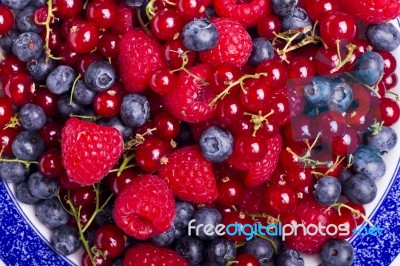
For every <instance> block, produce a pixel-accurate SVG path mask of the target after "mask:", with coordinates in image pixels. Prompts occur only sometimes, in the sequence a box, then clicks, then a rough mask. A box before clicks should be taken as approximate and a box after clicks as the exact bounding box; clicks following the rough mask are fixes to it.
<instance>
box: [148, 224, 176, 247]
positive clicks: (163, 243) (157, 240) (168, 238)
mask: <svg viewBox="0 0 400 266" xmlns="http://www.w3.org/2000/svg"><path fill="white" fill-rule="evenodd" d="M174 240H175V227H174V225H172V226H171V228H170V229H168V230H167V231H165V232H164V233H162V234H159V235H156V236H153V237H152V238H151V242H153V244H154V245H156V246H159V247H167V246H169V245H171V244H172V242H174Z"/></svg>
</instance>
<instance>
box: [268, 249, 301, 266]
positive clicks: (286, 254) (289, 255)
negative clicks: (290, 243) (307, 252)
mask: <svg viewBox="0 0 400 266" xmlns="http://www.w3.org/2000/svg"><path fill="white" fill-rule="evenodd" d="M275 265H276V266H304V260H303V258H302V257H301V255H300V253H299V252H298V251H296V250H291V249H288V250H285V251H283V252H282V253H281V254H279V256H278V258H277V260H276V264H275Z"/></svg>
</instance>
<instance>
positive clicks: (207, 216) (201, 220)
mask: <svg viewBox="0 0 400 266" xmlns="http://www.w3.org/2000/svg"><path fill="white" fill-rule="evenodd" d="M193 219H194V220H195V221H194V222H193V223H191V225H192V226H194V227H195V228H196V227H199V230H198V234H197V232H195V233H196V236H197V237H199V238H200V239H202V240H211V239H214V238H216V237H217V234H216V233H215V230H214V228H215V226H217V225H218V224H220V223H221V222H222V216H221V213H220V212H219V211H218V210H217V209H215V208H210V207H203V208H200V209H198V210H197V211H196V212H195V213H194V216H193ZM206 225H207V227H208V228H211V229H209V231H211V234H206V233H205V229H204V227H205V226H206ZM189 226H190V224H189Z"/></svg>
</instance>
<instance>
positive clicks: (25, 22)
mask: <svg viewBox="0 0 400 266" xmlns="http://www.w3.org/2000/svg"><path fill="white" fill-rule="evenodd" d="M35 10H36V8H35V7H32V6H28V7H25V8H24V9H22V10H20V11H18V12H17V14H16V15H15V25H16V26H17V29H18V31H19V32H29V31H30V32H35V33H40V32H41V31H42V28H40V27H39V26H37V25H36V24H35V23H34V18H33V13H34V12H35Z"/></svg>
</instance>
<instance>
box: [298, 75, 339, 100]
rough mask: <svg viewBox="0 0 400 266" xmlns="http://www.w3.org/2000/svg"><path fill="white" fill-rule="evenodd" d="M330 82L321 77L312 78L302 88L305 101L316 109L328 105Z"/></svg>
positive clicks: (330, 90) (330, 89)
mask: <svg viewBox="0 0 400 266" xmlns="http://www.w3.org/2000/svg"><path fill="white" fill-rule="evenodd" d="M332 85H333V84H332V81H331V80H330V79H327V78H323V77H314V78H313V80H312V81H311V83H310V84H308V85H307V86H305V87H304V96H305V97H306V99H307V101H308V102H310V103H312V104H313V105H314V106H316V107H324V106H326V105H327V104H328V100H329V96H330V95H331V92H332V88H333V86H332Z"/></svg>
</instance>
